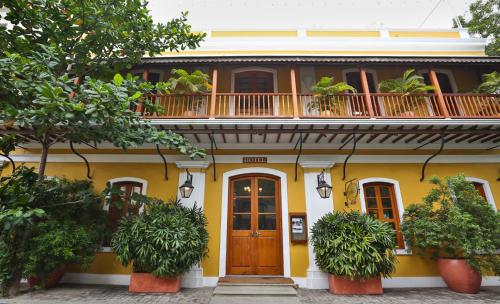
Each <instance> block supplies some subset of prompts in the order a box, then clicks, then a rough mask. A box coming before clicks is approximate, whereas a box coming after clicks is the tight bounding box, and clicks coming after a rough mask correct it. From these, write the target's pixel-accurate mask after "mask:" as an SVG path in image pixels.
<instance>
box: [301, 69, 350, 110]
mask: <svg viewBox="0 0 500 304" xmlns="http://www.w3.org/2000/svg"><path fill="white" fill-rule="evenodd" d="M311 90H312V92H313V94H314V99H313V100H312V101H311V102H310V103H309V104H308V109H309V111H315V110H316V111H319V112H320V115H321V116H332V112H333V111H334V110H335V108H336V107H338V106H339V103H340V102H341V99H340V98H338V96H336V95H338V94H341V93H345V92H349V91H350V92H354V93H355V92H356V89H355V88H354V87H352V86H350V85H348V84H347V83H345V82H337V83H334V78H333V77H326V76H324V77H321V79H320V80H319V81H318V82H317V83H316V84H315V85H313V86H312V87H311Z"/></svg>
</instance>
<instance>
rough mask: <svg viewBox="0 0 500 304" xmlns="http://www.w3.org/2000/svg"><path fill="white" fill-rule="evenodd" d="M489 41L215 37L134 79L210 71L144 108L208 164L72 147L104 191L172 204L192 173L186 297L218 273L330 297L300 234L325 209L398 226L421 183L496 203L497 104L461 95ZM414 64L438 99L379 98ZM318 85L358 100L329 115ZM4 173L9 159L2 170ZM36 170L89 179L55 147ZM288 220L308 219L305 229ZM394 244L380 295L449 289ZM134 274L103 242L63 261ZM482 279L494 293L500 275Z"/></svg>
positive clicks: (99, 280)
mask: <svg viewBox="0 0 500 304" xmlns="http://www.w3.org/2000/svg"><path fill="white" fill-rule="evenodd" d="M238 42H241V43H238ZM306 42H309V43H310V44H307V43H306ZM484 44H485V42H484V41H482V40H478V39H472V38H470V37H468V35H467V34H466V33H464V31H463V30H452V31H448V30H447V31H409V30H404V31H403V30H373V31H367V30H363V31H361V30H360V31H338V30H321V31H319V30H310V31H309V30H297V31H295V30H287V31H262V30H259V31H248V30H245V31H209V32H208V38H207V41H206V42H205V44H202V47H201V48H200V49H199V50H196V51H192V52H180V53H169V54H163V55H162V56H160V57H156V58H144V60H143V64H142V65H140V66H137V67H135V68H134V69H133V70H131V72H133V73H136V74H140V75H143V76H144V77H145V78H146V79H148V80H150V81H153V82H154V81H160V80H166V79H168V78H169V77H170V70H171V69H173V68H185V69H187V70H195V69H200V70H202V71H204V72H205V73H207V74H209V75H210V76H211V78H212V84H213V90H212V92H210V93H208V94H203V95H201V96H196V98H193V97H192V96H158V97H157V99H156V101H157V102H158V103H159V104H161V105H162V107H164V110H165V111H164V112H163V113H144V112H142V113H141V114H142V115H143V116H144V118H145V119H149V120H150V121H151V123H152V124H154V125H157V126H158V127H162V128H166V129H171V130H173V131H174V132H177V133H180V134H183V135H184V136H186V137H187V138H189V139H190V140H191V141H192V142H193V143H194V144H196V145H198V146H200V147H203V148H205V149H206V152H207V156H206V157H205V158H204V159H195V160H190V159H188V158H186V157H185V156H183V155H180V154H178V153H177V152H175V151H172V150H166V149H165V150H161V153H162V155H163V156H164V157H165V160H166V168H165V165H164V163H163V160H162V158H161V157H160V155H158V153H157V151H156V148H155V147H154V146H144V147H139V148H136V149H131V150H129V151H128V152H123V151H121V150H119V149H116V148H113V147H112V146H110V145H107V144H102V145H99V146H98V147H97V148H98V149H97V150H94V149H90V148H89V147H87V146H79V147H76V149H77V150H78V151H79V153H81V154H82V155H84V157H85V158H87V159H88V161H89V163H90V175H91V177H92V181H93V184H94V187H95V189H96V191H98V192H100V191H102V190H103V189H104V188H105V187H106V184H107V183H116V184H120V185H126V184H130V185H134V187H136V188H133V189H134V190H131V191H136V192H141V193H142V194H146V195H148V196H152V197H157V198H160V199H164V200H168V199H172V198H176V197H180V195H179V186H180V185H182V184H183V183H184V181H185V180H186V178H187V175H188V172H189V174H190V175H192V177H193V186H194V190H193V193H192V195H191V196H190V197H189V198H182V199H181V203H183V204H185V205H187V206H192V205H193V204H195V203H196V204H197V205H198V206H201V207H202V208H203V210H204V213H205V215H206V217H207V220H208V232H209V236H210V240H209V256H208V257H207V258H205V259H204V260H203V261H202V263H201V264H200V265H197V266H196V267H193V269H192V270H191V271H190V272H189V273H188V274H186V275H185V276H184V278H183V284H184V286H185V287H202V286H214V285H216V283H217V281H218V279H219V277H224V276H227V275H274V276H282V277H289V278H292V279H293V280H294V281H295V283H297V284H298V285H299V286H300V287H304V288H326V287H327V279H326V274H325V273H323V272H321V271H320V270H319V269H318V268H317V266H316V265H315V263H314V253H313V248H312V246H311V244H310V243H309V242H308V241H304V240H303V239H300V237H304V235H305V236H306V238H307V239H308V238H309V237H310V235H309V234H310V229H311V227H312V225H314V223H315V222H316V221H317V220H318V219H319V218H320V217H321V216H323V215H324V214H326V213H328V212H332V211H337V210H358V211H360V212H364V213H370V214H372V215H374V216H377V217H379V218H381V219H382V220H389V221H392V222H394V223H397V225H398V224H399V223H400V221H401V218H402V215H403V213H404V210H405V208H406V207H407V206H408V205H410V204H412V203H418V202H421V200H422V198H423V196H425V195H426V193H428V191H429V190H430V189H431V185H430V184H429V183H428V179H429V177H430V176H432V175H438V176H443V177H444V176H451V175H457V174H464V175H465V176H466V177H467V178H468V179H469V180H470V181H471V182H473V183H475V185H476V188H477V189H478V191H479V192H480V194H482V195H483V196H484V197H485V199H486V200H487V201H488V203H490V204H491V205H492V207H493V208H495V209H498V208H500V186H499V185H500V184H499V179H500V153H499V149H498V142H499V141H500V131H499V130H500V119H499V118H500V105H499V103H498V102H499V99H498V96H495V95H478V94H474V93H469V92H472V91H473V90H474V89H475V88H476V87H477V86H478V85H479V83H480V82H481V75H482V74H484V73H486V72H491V71H493V70H498V68H499V66H500V59H494V58H488V57H484V56H483V55H484ZM276 45H281V46H283V45H284V46H283V47H276ZM333 45H334V46H333ZM419 45H420V46H422V48H420V47H419ZM308 46H309V47H308ZM285 47H286V48H287V49H284V48H285ZM408 68H413V69H415V70H416V72H417V73H418V74H420V75H422V76H423V77H424V78H425V79H426V81H427V82H428V83H429V84H432V85H434V86H435V87H436V92H434V93H429V94H421V95H418V96H417V95H411V94H410V95H398V94H383V93H380V92H379V90H378V83H379V82H380V81H381V80H384V79H390V78H396V77H400V76H401V75H402V73H403V72H404V71H405V70H406V69H408ZM323 76H329V77H331V76H333V77H334V78H335V79H336V81H345V82H347V83H349V84H351V85H352V86H354V87H356V88H357V92H356V93H351V94H339V95H338V96H337V98H338V99H337V100H338V101H337V108H336V109H332V108H330V107H328V109H326V108H322V105H321V101H320V100H317V99H316V97H315V96H314V95H313V94H312V93H311V86H312V85H313V84H314V83H315V82H316V81H317V80H319V79H320V78H321V77H323ZM190 98H191V99H190ZM317 102H319V105H315V103H317ZM25 148H26V149H18V150H17V151H16V153H15V154H14V155H12V158H13V159H14V161H15V162H17V163H24V164H26V165H28V166H34V167H37V166H38V160H39V155H40V150H39V147H37V146H35V145H30V144H28V145H27V146H26V147H25ZM10 169H11V167H10V165H9V163H8V162H7V161H4V162H3V167H2V175H4V176H5V175H8V174H10ZM322 172H323V177H324V179H325V181H326V182H327V183H328V184H329V185H331V186H332V187H333V191H332V194H331V196H330V197H328V198H321V197H320V196H319V195H318V192H317V190H316V187H317V186H318V175H320V174H321V173H322ZM46 175H47V176H64V177H67V178H70V179H85V178H86V168H85V165H84V163H83V162H82V161H81V159H80V158H79V157H77V156H76V155H74V154H72V153H71V151H70V150H69V149H68V147H67V145H66V144H63V143H61V144H56V145H55V146H54V147H53V148H52V149H51V151H50V154H49V157H48V165H47V169H46ZM383 193H388V194H385V195H384V194H383ZM374 202H380V203H379V204H378V205H377V206H375V205H374V204H375V203H374ZM386 203H387V205H385V204H386ZM295 218H302V219H304V218H305V223H303V224H304V226H302V228H301V227H296V226H295V225H294V224H296V222H294V220H293V219H295ZM296 237H297V238H299V239H295V238H296ZM399 245H400V246H399V248H398V249H397V255H398V265H397V269H396V272H395V273H393V275H392V278H389V279H384V281H383V285H384V287H433V286H444V283H443V281H442V280H441V279H440V277H439V275H438V273H437V269H436V265H435V263H434V262H432V261H429V260H423V259H422V258H420V257H418V256H416V255H414V254H412V253H411V252H409V251H408V250H407V248H406V245H405V244H404V240H401V243H400V244H399ZM130 272H131V268H124V267H123V266H121V265H120V263H119V262H118V261H117V260H116V259H115V255H114V254H113V252H112V250H111V248H108V247H103V249H102V252H100V253H98V254H97V256H96V258H95V261H94V263H93V264H92V266H91V268H90V270H88V271H82V270H81V269H80V268H79V267H78V266H77V265H72V266H70V267H68V272H67V273H66V275H65V277H64V280H65V281H66V282H76V283H93V284H128V282H129V274H130ZM483 284H484V285H498V278H495V277H485V278H484V279H483Z"/></svg>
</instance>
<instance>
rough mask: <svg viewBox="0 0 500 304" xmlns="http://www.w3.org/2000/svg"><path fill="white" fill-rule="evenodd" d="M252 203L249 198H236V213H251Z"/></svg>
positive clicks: (234, 203)
mask: <svg viewBox="0 0 500 304" xmlns="http://www.w3.org/2000/svg"><path fill="white" fill-rule="evenodd" d="M250 206H251V201H250V198H249V197H240V198H235V199H234V202H233V212H234V213H246V212H250Z"/></svg>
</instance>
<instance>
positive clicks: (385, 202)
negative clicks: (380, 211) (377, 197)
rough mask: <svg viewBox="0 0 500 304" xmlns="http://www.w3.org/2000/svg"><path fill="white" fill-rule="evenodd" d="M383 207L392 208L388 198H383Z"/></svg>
mask: <svg viewBox="0 0 500 304" xmlns="http://www.w3.org/2000/svg"><path fill="white" fill-rule="evenodd" d="M382 207H383V208H392V202H391V199H390V198H388V197H383V198H382Z"/></svg>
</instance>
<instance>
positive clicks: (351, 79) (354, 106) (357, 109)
mask: <svg viewBox="0 0 500 304" xmlns="http://www.w3.org/2000/svg"><path fill="white" fill-rule="evenodd" d="M345 78H346V82H347V84H349V85H350V86H353V87H354V88H355V89H356V91H357V92H358V93H366V92H365V91H364V90H363V86H362V85H361V74H360V72H348V73H346V75H345ZM366 79H367V81H368V89H369V90H370V92H371V93H376V92H377V85H376V83H375V79H374V77H373V74H372V73H370V72H367V73H366ZM371 103H372V108H373V111H374V112H375V115H376V116H379V115H382V114H383V113H382V109H381V108H380V105H379V103H378V102H377V101H375V100H371ZM350 107H351V115H353V116H360V115H368V112H367V111H368V110H366V106H365V107H363V106H362V105H361V104H359V103H358V102H357V100H352V101H351V102H350Z"/></svg>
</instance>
